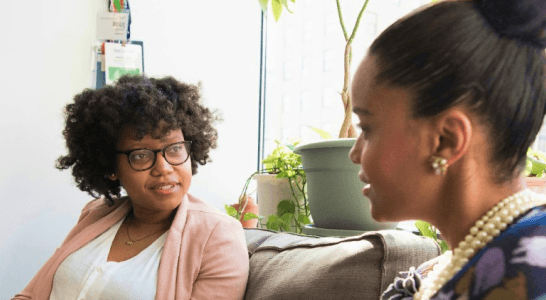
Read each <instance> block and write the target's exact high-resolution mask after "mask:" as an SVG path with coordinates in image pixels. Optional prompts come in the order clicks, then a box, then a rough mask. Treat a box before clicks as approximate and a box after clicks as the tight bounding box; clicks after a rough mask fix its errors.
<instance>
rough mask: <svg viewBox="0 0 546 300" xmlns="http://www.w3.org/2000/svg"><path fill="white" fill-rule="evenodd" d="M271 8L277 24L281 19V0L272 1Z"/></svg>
mask: <svg viewBox="0 0 546 300" xmlns="http://www.w3.org/2000/svg"><path fill="white" fill-rule="evenodd" d="M271 8H272V11H273V18H275V22H278V21H279V19H280V18H281V13H282V3H281V0H271Z"/></svg>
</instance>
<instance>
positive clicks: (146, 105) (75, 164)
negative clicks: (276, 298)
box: [13, 76, 248, 300]
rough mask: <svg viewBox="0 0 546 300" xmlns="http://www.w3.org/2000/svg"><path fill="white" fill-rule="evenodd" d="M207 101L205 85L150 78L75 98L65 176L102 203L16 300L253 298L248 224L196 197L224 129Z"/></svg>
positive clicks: (88, 211)
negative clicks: (195, 184)
mask: <svg viewBox="0 0 546 300" xmlns="http://www.w3.org/2000/svg"><path fill="white" fill-rule="evenodd" d="M200 99H201V98H200V94H199V89H198V87H196V86H193V85H189V84H184V83H181V82H178V81H176V80H175V79H173V78H170V77H168V78H163V79H153V78H146V77H142V76H124V77H122V78H120V79H119V80H118V81H117V83H116V84H115V85H113V86H105V87H103V88H101V89H98V90H85V91H83V92H82V93H81V94H79V95H76V97H75V98H74V103H71V104H68V105H67V106H66V110H65V115H66V127H65V130H64V131H63V134H64V137H65V138H66V145H67V148H68V154H67V155H65V156H61V157H60V158H59V160H58V163H57V168H59V169H61V170H64V169H68V168H72V174H73V176H74V179H75V181H76V183H77V185H78V187H79V188H80V189H81V190H82V191H86V192H88V193H89V194H90V195H92V196H93V197H100V198H98V199H95V200H93V201H91V202H89V203H88V204H87V205H86V206H85V207H84V209H83V211H82V214H81V216H80V218H79V221H78V223H77V224H76V226H75V227H74V228H73V229H72V231H70V233H69V234H68V236H67V237H66V239H65V241H64V242H63V244H62V245H61V246H60V247H59V248H58V249H57V250H56V252H55V253H54V254H53V256H52V257H51V258H50V259H49V260H48V261H47V262H46V264H45V265H44V266H43V267H42V268H41V269H40V270H39V271H38V273H37V274H36V275H35V277H34V279H32V281H31V282H30V283H29V284H28V286H27V287H26V288H25V289H24V290H23V291H22V292H21V293H20V294H18V295H16V296H15V298H13V299H51V300H61V299H72V300H73V299H97V300H98V299H105V300H106V299H162V300H163V299H190V298H191V299H242V298H243V295H244V291H245V288H246V282H247V277H248V254H247V248H246V243H245V238H244V233H243V230H242V227H241V224H240V223H239V222H237V221H236V220H235V219H233V218H231V217H229V216H227V215H225V214H223V213H220V212H218V211H217V210H216V209H214V208H212V207H211V206H209V205H208V204H206V203H205V202H204V201H202V200H200V199H198V198H196V197H194V196H192V195H190V194H188V189H189V188H190V185H191V180H192V175H194V174H196V173H197V168H198V164H201V165H204V164H206V163H207V162H208V161H209V150H210V149H211V148H215V147H216V138H217V132H216V130H215V129H214V127H213V124H214V122H215V121H216V120H217V119H218V118H217V117H216V115H215V114H214V113H213V112H211V111H210V110H209V109H207V108H205V107H203V106H202V105H201V104H200ZM122 189H123V190H124V191H125V193H126V196H122Z"/></svg>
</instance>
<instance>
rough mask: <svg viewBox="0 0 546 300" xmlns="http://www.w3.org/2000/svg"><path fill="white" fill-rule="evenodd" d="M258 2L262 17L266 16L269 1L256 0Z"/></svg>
mask: <svg viewBox="0 0 546 300" xmlns="http://www.w3.org/2000/svg"><path fill="white" fill-rule="evenodd" d="M258 2H260V6H261V7H262V11H263V12H264V15H267V3H268V2H269V0H258Z"/></svg>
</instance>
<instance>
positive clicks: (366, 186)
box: [362, 183, 371, 197]
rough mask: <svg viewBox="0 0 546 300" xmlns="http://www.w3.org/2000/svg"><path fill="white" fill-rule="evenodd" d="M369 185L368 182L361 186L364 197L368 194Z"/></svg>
mask: <svg viewBox="0 0 546 300" xmlns="http://www.w3.org/2000/svg"><path fill="white" fill-rule="evenodd" d="M370 189H371V185H370V184H369V183H368V184H366V185H365V186H364V188H362V194H363V195H364V196H366V197H368V195H369V194H370Z"/></svg>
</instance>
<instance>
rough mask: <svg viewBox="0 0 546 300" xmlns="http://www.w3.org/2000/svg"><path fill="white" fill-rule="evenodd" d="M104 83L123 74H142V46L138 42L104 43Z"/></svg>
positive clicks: (111, 81) (108, 82)
mask: <svg viewBox="0 0 546 300" xmlns="http://www.w3.org/2000/svg"><path fill="white" fill-rule="evenodd" d="M104 52H105V53H104V59H105V61H106V64H105V65H106V66H105V67H106V84H112V83H113V82H114V81H115V80H116V79H118V78H119V77H121V76H122V75H124V74H142V46H141V45H138V44H136V45H135V44H126V45H124V46H123V45H122V44H119V43H106V44H105V45H104Z"/></svg>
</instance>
